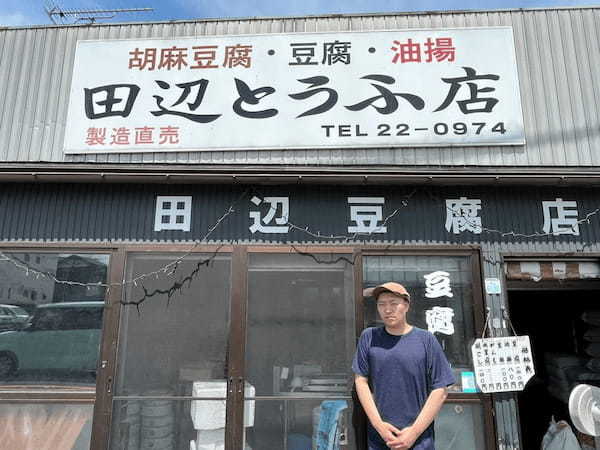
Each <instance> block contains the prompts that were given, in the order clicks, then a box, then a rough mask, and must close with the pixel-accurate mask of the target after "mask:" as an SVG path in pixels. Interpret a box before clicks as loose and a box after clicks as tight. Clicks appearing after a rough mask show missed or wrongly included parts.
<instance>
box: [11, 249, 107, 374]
mask: <svg viewBox="0 0 600 450" xmlns="http://www.w3.org/2000/svg"><path fill="white" fill-rule="evenodd" d="M4 254H5V255H6V259H0V383H11V384H15V383H19V384H22V383H27V384H29V383H36V384H37V383H51V384H90V385H94V384H95V373H96V365H97V360H98V353H99V349H100V335H101V329H102V315H103V310H104V295H105V291H106V288H105V287H104V286H102V285H101V284H104V283H106V281H107V273H108V261H109V256H108V255H94V254H62V253H6V252H5V253H4ZM40 273H41V274H42V275H40ZM43 274H47V276H46V275H43ZM56 280H60V281H68V282H74V284H69V283H61V282H58V281H56ZM80 283H84V284H87V283H90V284H91V285H90V286H86V285H81V284H80Z"/></svg>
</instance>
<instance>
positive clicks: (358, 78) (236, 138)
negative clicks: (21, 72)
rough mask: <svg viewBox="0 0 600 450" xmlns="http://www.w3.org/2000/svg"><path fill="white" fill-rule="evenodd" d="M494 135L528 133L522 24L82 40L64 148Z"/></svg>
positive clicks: (480, 138)
mask: <svg viewBox="0 0 600 450" xmlns="http://www.w3.org/2000/svg"><path fill="white" fill-rule="evenodd" d="M482 42H485V45H481V44H482ZM492 144H493V145H517V144H524V132H523V114H522V111H521V98H520V94H519V82H518V76H517V65H516V57H515V50H514V43H513V33H512V29H511V28H510V27H496V28H494V27H491V28H465V29H430V30H395V31H373V32H337V33H295V34H269V35H248V36H198V37H190V38H174V39H146V40H109V41H80V42H78V43H77V49H76V54H75V62H74V69H73V79H72V85H71V91H70V98H69V110H68V118H67V126H66V129H65V141H64V150H65V153H107V152H119V153H121V152H154V151H160V152H164V151H202V150H253V149H254V150H259V149H260V150H262V149H298V148H342V147H360V148H365V147H391V146H393V147H398V146H406V147H414V146H451V145H461V146H464V145H492Z"/></svg>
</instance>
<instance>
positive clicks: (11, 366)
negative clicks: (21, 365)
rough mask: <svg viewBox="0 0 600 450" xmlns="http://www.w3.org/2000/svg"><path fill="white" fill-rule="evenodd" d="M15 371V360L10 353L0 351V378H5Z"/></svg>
mask: <svg viewBox="0 0 600 450" xmlns="http://www.w3.org/2000/svg"><path fill="white" fill-rule="evenodd" d="M16 371H17V361H16V359H15V357H14V356H13V355H11V354H10V353H0V379H2V380H3V379H6V378H8V377H10V376H11V375H12V374H14V373H15V372H16Z"/></svg>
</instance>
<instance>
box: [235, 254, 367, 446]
mask: <svg viewBox="0 0 600 450" xmlns="http://www.w3.org/2000/svg"><path fill="white" fill-rule="evenodd" d="M248 270H249V272H248V306H247V335H246V380H247V382H248V383H249V384H250V385H251V386H252V392H253V391H254V390H255V391H256V395H258V396H261V397H263V398H262V399H261V400H257V401H256V411H253V412H252V421H248V414H249V412H248V411H245V416H244V417H245V422H246V423H245V436H246V442H247V444H248V445H250V446H251V447H252V448H259V449H266V448H269V449H270V448H273V449H275V448H277V449H300V448H302V449H310V448H317V447H313V445H314V442H315V441H314V440H315V439H316V437H317V434H318V429H319V418H322V419H323V420H324V421H325V420H326V419H325V417H329V422H328V424H327V426H328V427H329V428H331V427H338V426H339V430H338V431H336V433H335V438H334V439H336V443H337V444H336V443H334V442H333V441H332V442H324V443H323V444H322V445H320V446H319V447H318V448H326V447H327V448H329V447H328V445H332V446H333V447H331V448H339V447H338V446H336V445H338V444H341V443H342V442H343V445H344V447H343V448H347V449H349V450H350V449H352V448H354V440H353V439H351V438H349V437H348V432H349V431H348V429H349V428H351V427H348V426H347V423H348V417H350V415H349V412H348V411H349V410H350V409H351V408H350V404H351V398H350V396H349V387H350V386H351V383H352V380H353V376H352V374H351V361H352V356H353V354H354V346H355V320H354V317H355V308H354V281H353V264H352V256H350V255H330V254H315V255H299V254H262V253H259V254H251V255H250V256H249V268H248ZM246 396H247V397H248V389H247V390H246ZM265 397H270V398H269V399H266V400H265ZM282 397H283V398H284V399H283V400H282ZM321 406H323V407H324V408H325V409H324V410H323V412H321V410H320V409H319V408H320V407H321ZM336 408H337V409H336ZM323 423H324V422H323ZM322 426H325V425H322ZM332 436H333V434H332Z"/></svg>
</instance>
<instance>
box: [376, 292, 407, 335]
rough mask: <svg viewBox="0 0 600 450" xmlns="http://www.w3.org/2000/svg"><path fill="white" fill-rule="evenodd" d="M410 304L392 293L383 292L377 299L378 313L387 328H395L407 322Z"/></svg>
mask: <svg viewBox="0 0 600 450" xmlns="http://www.w3.org/2000/svg"><path fill="white" fill-rule="evenodd" d="M409 307H410V303H409V302H408V301H407V300H406V299H404V298H403V297H399V296H397V295H395V294H392V293H391V292H382V293H381V294H379V297H377V312H378V313H379V316H380V317H381V319H382V320H383V323H384V325H385V326H386V327H389V328H394V327H397V326H401V325H403V324H404V323H405V322H406V312H407V311H408V308H409Z"/></svg>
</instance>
